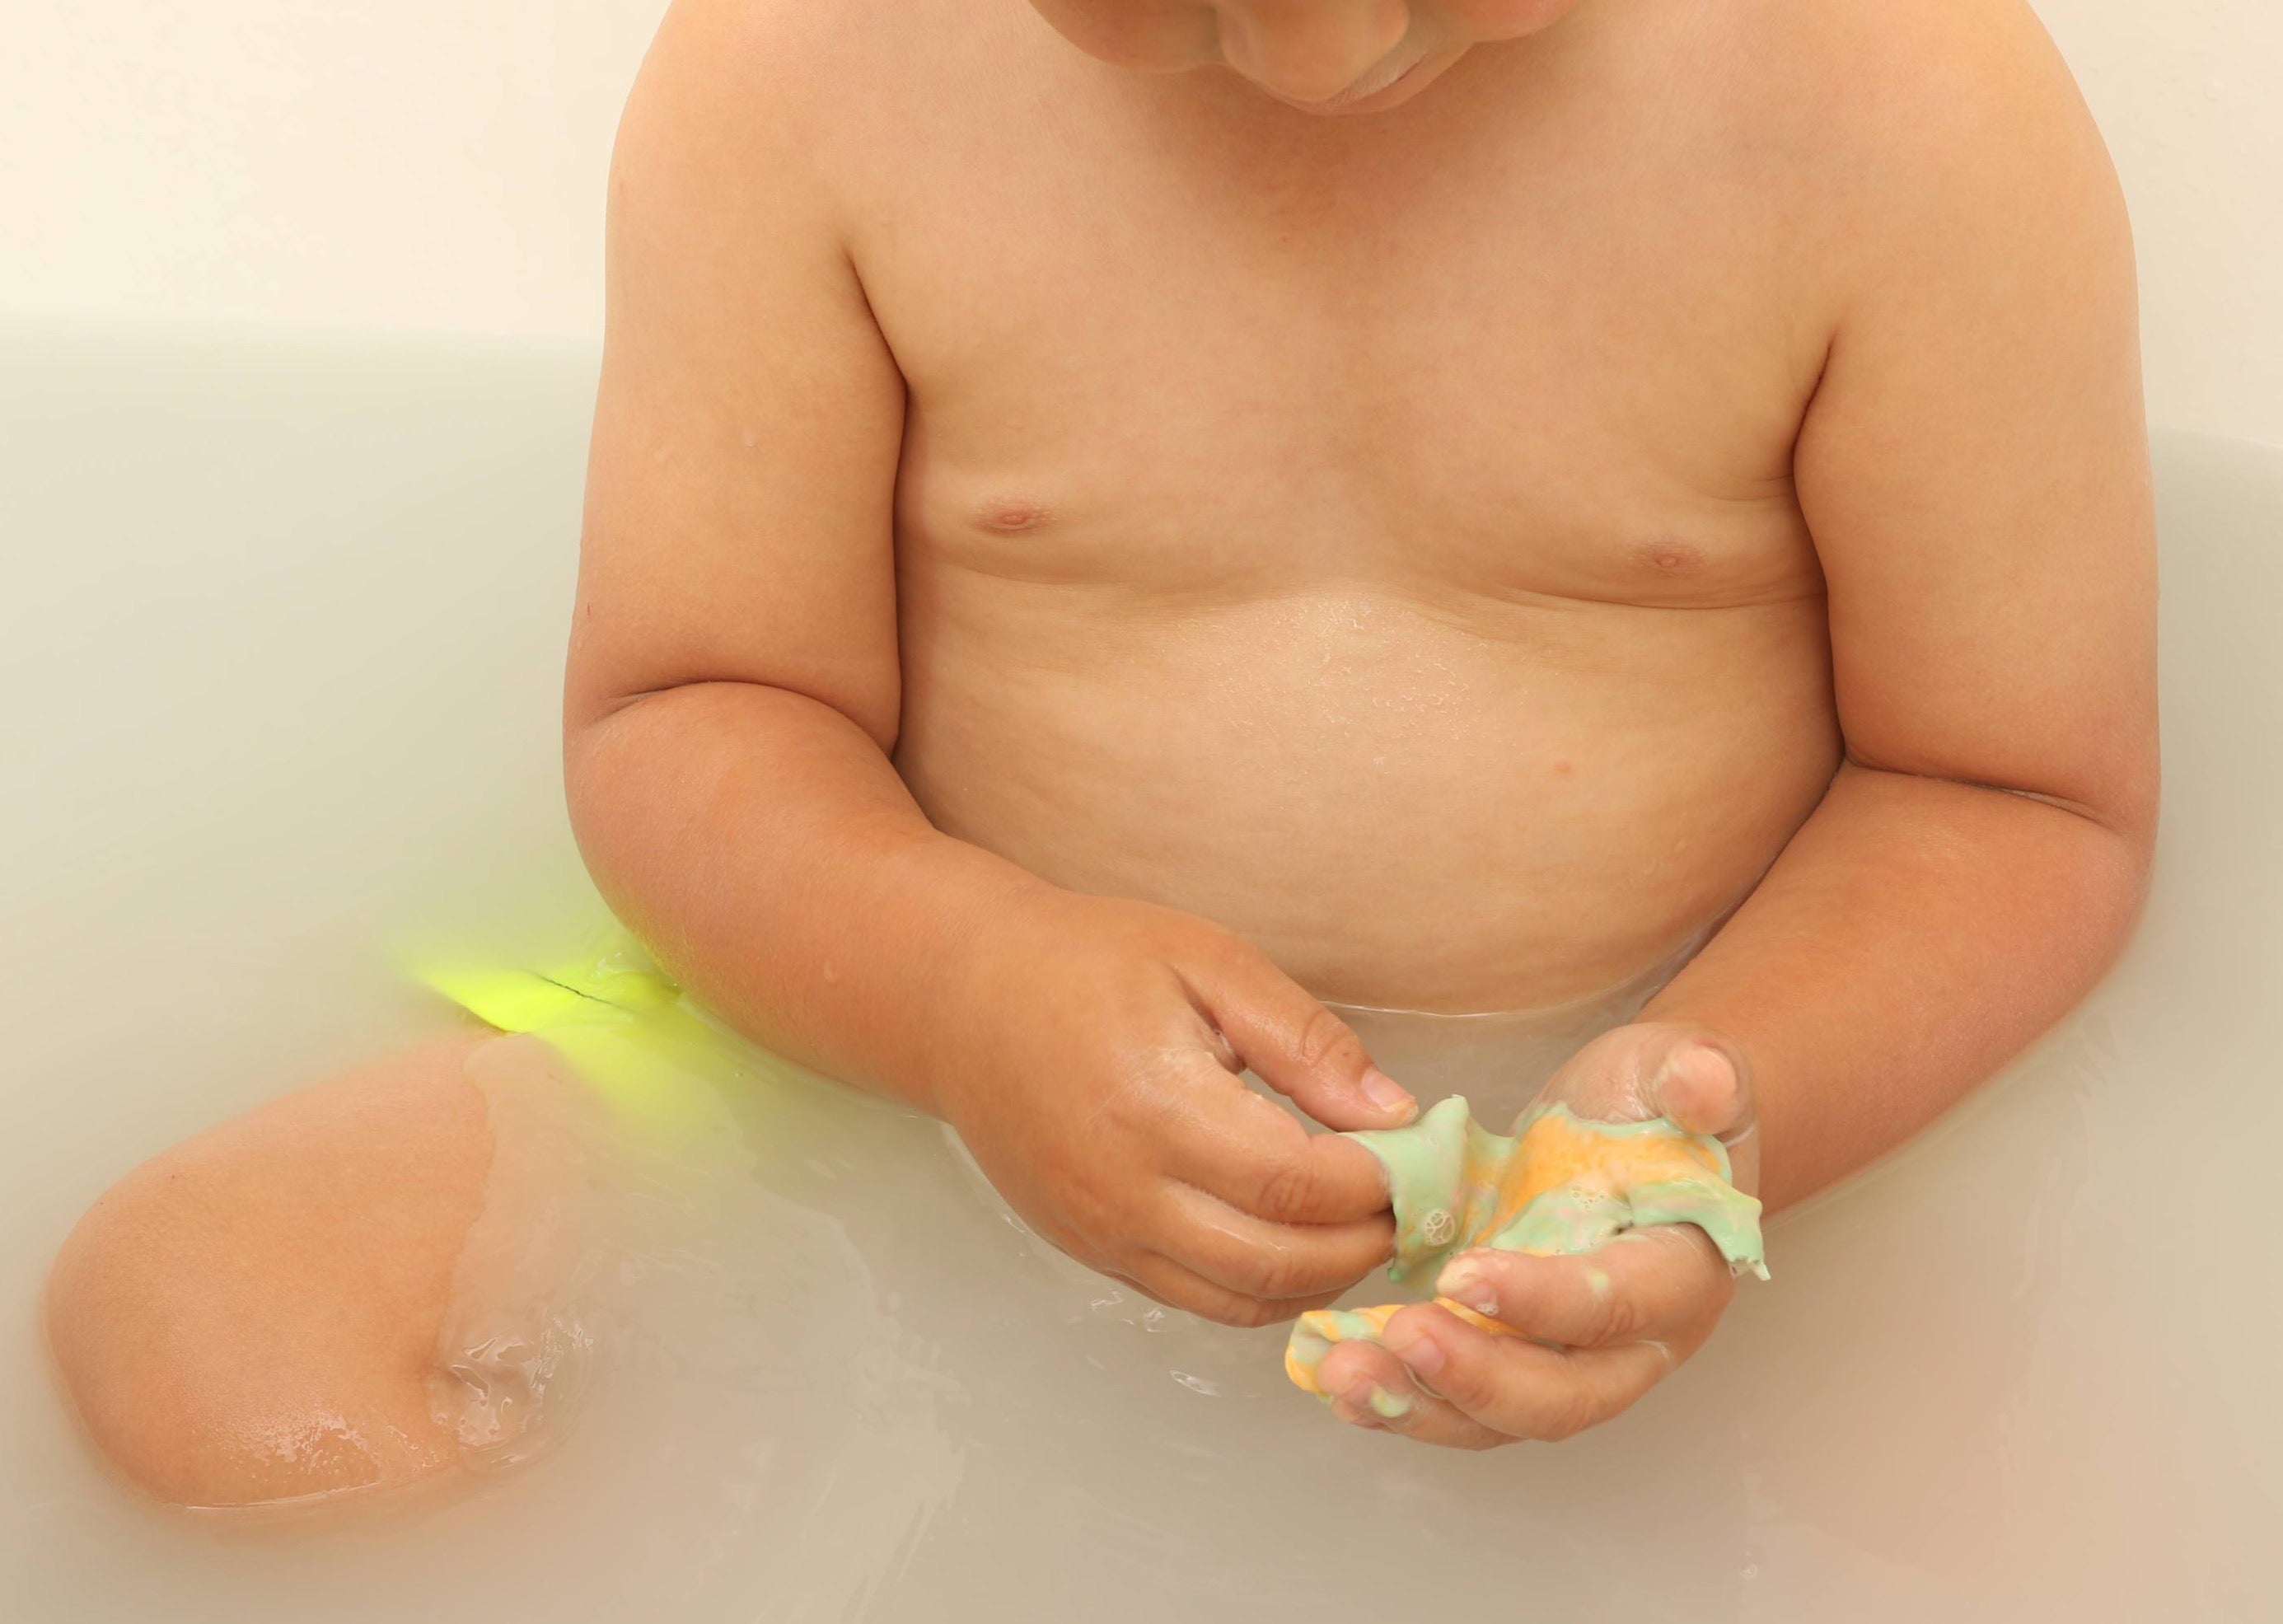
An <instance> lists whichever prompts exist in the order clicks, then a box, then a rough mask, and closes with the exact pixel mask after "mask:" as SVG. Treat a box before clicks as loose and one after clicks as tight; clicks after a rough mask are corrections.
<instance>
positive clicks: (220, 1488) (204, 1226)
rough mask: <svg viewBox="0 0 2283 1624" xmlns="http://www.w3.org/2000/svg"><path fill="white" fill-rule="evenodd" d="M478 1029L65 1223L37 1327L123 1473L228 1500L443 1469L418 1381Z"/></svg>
mask: <svg viewBox="0 0 2283 1624" xmlns="http://www.w3.org/2000/svg"><path fill="white" fill-rule="evenodd" d="M473 1041H474V1040H469V1041H468V1042H454V1043H451V1044H446V1045H439V1046H437V1047H435V1048H432V1049H429V1050H419V1051H416V1052H414V1053H412V1054H408V1055H404V1056H400V1057H396V1058H393V1059H391V1060H388V1061H386V1062H383V1063H381V1064H380V1065H378V1066H372V1067H369V1068H367V1069H365V1070H363V1071H362V1072H359V1073H356V1074H352V1075H351V1076H348V1077H346V1078H343V1079H341V1080H339V1081H334V1082H330V1083H326V1084H323V1085H320V1086H319V1087H317V1088H314V1089H306V1090H304V1091H302V1092H301V1093H300V1094H296V1095H293V1096H292V1097H288V1098H286V1099H283V1100H280V1101H277V1102H276V1103H274V1104H272V1105H267V1106H264V1107H262V1108H261V1109H260V1110H257V1111H254V1112H253V1113H249V1114H247V1115H246V1116H244V1117H241V1118H239V1119H238V1120H235V1121H232V1122H229V1123H225V1124H223V1125H222V1127H220V1128H215V1129H213V1130H211V1131H210V1132H208V1133H206V1134H202V1135H200V1136H198V1137H197V1138H194V1139H191V1140H190V1141H188V1142H186V1143H185V1144H181V1145H178V1146H176V1147H175V1149H173V1150H171V1151H168V1152H165V1153H163V1154H161V1155H160V1156H158V1157H156V1158H154V1159H152V1160H151V1161H149V1162H147V1163H145V1164H144V1166H142V1167H138V1168H136V1170H135V1171H134V1172H133V1173H131V1174H129V1175H128V1176H127V1177H126V1178H124V1179H122V1180H121V1182H120V1183H118V1184H117V1185H116V1186H114V1187H113V1189H112V1190H111V1191H108V1192H107V1193H106V1194H105V1196H104V1197H103V1198H102V1199H101V1200H99V1201H97V1203H96V1205H95V1206H93V1207H92V1208H91V1209H90V1211H89V1212H88V1214H87V1215H86V1216H85V1217H84V1218H83V1219H82V1220H81V1222H80V1224H79V1226H78V1228H77V1229H76V1230H74V1232H73V1233H72V1235H71V1237H70V1238H69V1239H68V1240H67V1241H66V1243H65V1245H64V1247H63V1249H62V1251H61V1253H59V1254H58V1257H57V1260H56V1264H55V1269H54V1271H53V1273H52V1274H51V1277H50V1279H49V1282H48V1290H47V1303H46V1308H47V1322H48V1333H49V1338H50V1341H51V1346H52V1347H53V1349H54V1352H55V1355H56V1360H57V1364H58V1370H59V1371H60V1373H61V1376H62V1378H63V1380H64V1383H65V1386H66V1388H67V1389H68V1390H69V1392H70V1394H71V1397H72V1399H73V1401H74V1404H75V1406H76V1408H77V1409H78V1411H79V1414H80V1416H81V1417H82V1420H83V1422H84V1423H85V1425H86V1427H87V1429H88V1431H89V1433H90V1434H91V1435H92V1437H93V1439H94V1441H95V1442H96V1443H97V1445H98V1446H99V1447H100V1448H102V1449H103V1451H104V1453H105V1455H107V1456H109V1457H110V1458H111V1460H112V1461H113V1464H115V1465H116V1466H117V1467H118V1468H119V1469H120V1470H121V1472H124V1473H125V1474H126V1475H127V1476H128V1477H129V1479H131V1480H133V1481H134V1482H136V1484H137V1485H139V1486H140V1487H143V1488H144V1489H145V1490H146V1491H148V1492H150V1493H151V1494H153V1495H157V1496H159V1497H160V1498H162V1499H165V1500H169V1501H173V1502H175V1503H183V1504H194V1505H245V1504H254V1503H262V1502H269V1501H277V1500H282V1499H290V1498H296V1497H300V1496H304V1495H322V1494H329V1493H334V1492H338V1491H341V1490H347V1489H355V1488H366V1487H386V1486H389V1485H392V1484H395V1483H401V1482H407V1481H409V1480H412V1479H414V1478H417V1477H420V1476H424V1475H426V1474H428V1473H430V1472H435V1471H438V1470H440V1469H442V1468H444V1467H447V1466H449V1465H450V1464H453V1462H454V1461H455V1459H456V1442H455V1439H454V1434H453V1432H452V1429H451V1427H450V1425H448V1423H447V1422H445V1421H442V1420H440V1419H439V1418H438V1417H436V1416H435V1415H434V1414H433V1413H432V1399H431V1394H430V1387H431V1384H432V1379H433V1378H434V1377H435V1374H436V1350H437V1340H438V1337H439V1334H440V1328H441V1326H442V1324H443V1322H444V1319H445V1316H446V1315H447V1313H448V1310H449V1307H450V1303H451V1298H452V1290H453V1279H454V1270H455V1267H456V1261H457V1259H458V1256H459V1253H460V1247H461V1244H462V1242H463V1240H464V1238H465V1236H466V1234H467V1232H468V1229H469V1226H470V1225H471V1223H472V1222H474V1220H475V1218H476V1216H477V1214H478V1213H479V1211H480V1210H481V1206H482V1201H483V1192H484V1183H485V1176H486V1172H487V1167H488V1165H489V1161H490V1155H491V1146H490V1136H489V1130H488V1128H487V1124H486V1120H485V1114H484V1105H483V1100H482V1097H481V1096H480V1095H479V1093H478V1092H477V1091H476V1090H475V1089H474V1088H473V1087H472V1086H471V1085H470V1084H469V1083H468V1082H467V1081H465V1079H464V1076H463V1075H462V1070H461V1068H462V1066H463V1064H464V1059H465V1057H466V1053H467V1051H468V1049H469V1047H470V1046H471V1042H473Z"/></svg>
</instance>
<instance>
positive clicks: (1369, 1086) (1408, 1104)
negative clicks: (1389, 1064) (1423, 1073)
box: [1363, 1066, 1419, 1116]
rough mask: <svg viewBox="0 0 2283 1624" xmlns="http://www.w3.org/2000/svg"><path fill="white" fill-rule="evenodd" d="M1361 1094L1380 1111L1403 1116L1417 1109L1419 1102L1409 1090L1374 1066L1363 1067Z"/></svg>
mask: <svg viewBox="0 0 2283 1624" xmlns="http://www.w3.org/2000/svg"><path fill="white" fill-rule="evenodd" d="M1363 1096H1364V1097H1365V1098H1366V1099H1367V1100H1369V1101H1370V1102H1371V1103H1372V1104H1373V1105H1377V1106H1378V1107H1379V1108H1380V1109H1381V1110H1382V1111H1392V1112H1395V1113H1399V1114H1401V1115H1404V1116H1408V1115H1410V1114H1411V1113H1413V1112H1414V1111H1416V1110H1418V1109H1419V1102H1418V1101H1417V1100H1415V1099H1413V1098H1412V1097H1411V1093H1410V1090H1409V1089H1406V1088H1405V1087H1404V1086H1403V1085H1402V1084H1401V1083H1399V1082H1398V1081H1395V1079H1394V1078H1392V1077H1391V1076H1389V1075H1388V1074H1386V1073H1385V1072H1383V1071H1381V1070H1380V1069H1379V1067H1377V1066H1366V1067H1365V1068H1364V1074H1363Z"/></svg>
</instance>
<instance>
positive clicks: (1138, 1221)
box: [934, 892, 1418, 1325]
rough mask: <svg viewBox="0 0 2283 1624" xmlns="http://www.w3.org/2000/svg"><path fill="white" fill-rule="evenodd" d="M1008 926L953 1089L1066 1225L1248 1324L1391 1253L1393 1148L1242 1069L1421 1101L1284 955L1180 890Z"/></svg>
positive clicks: (1398, 1109) (1372, 1122)
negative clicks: (1295, 1115) (1283, 1098)
mask: <svg viewBox="0 0 2283 1624" xmlns="http://www.w3.org/2000/svg"><path fill="white" fill-rule="evenodd" d="M986 936H987V940H985V941H982V942H980V943H979V944H978V951H977V955H976V958H975V961H974V962H973V963H972V964H970V966H969V972H970V973H969V974H967V975H965V976H962V980H961V994H962V998H961V1008H960V1010H959V1011H957V1012H955V1013H954V1015H953V1016H952V1017H951V1018H950V1019H949V1021H948V1022H947V1024H948V1026H949V1027H951V1030H949V1031H948V1032H947V1033H946V1034H945V1042H944V1043H943V1044H942V1046H941V1048H940V1049H939V1053H938V1060H937V1071H936V1076H935V1078H934V1085H935V1086H934V1094H935V1098H936V1103H937V1105H938V1108H939V1110H940V1111H941V1112H942V1113H943V1115H944V1117H945V1118H946V1120H948V1121H949V1122H950V1123H951V1124H952V1125H953V1126H954V1128H957V1129H958V1130H959V1135H960V1137H961V1138H962V1139H963V1140H964V1141H965V1142H966V1144H967V1146H968V1148H969V1149H970V1151H971V1152H973V1153H974V1155H975V1159H976V1160H977V1161H978V1162H979V1163H980V1164H981V1165H982V1167H983V1170H984V1172H985V1173H986V1174H987V1175H989V1176H990V1179H991V1182H992V1183H993V1184H995V1185H996V1186H997V1187H998V1189H999V1191H1000V1192H1001V1194H1002V1195H1004V1196H1005V1197H1006V1198H1007V1199H1008V1200H1009V1202H1010V1203H1012V1204H1013V1206H1014V1207H1015V1209H1016V1210H1017V1212H1019V1213H1021V1214H1022V1215H1023V1216H1024V1217H1025V1219H1026V1220H1027V1221H1029V1222H1031V1223H1032V1225H1033V1226H1034V1227H1035V1228H1037V1229H1038V1230H1040V1232H1041V1233H1042V1234H1044V1235H1045V1236H1046V1237H1047V1238H1048V1239H1050V1240H1052V1241H1053V1242H1054V1243H1055V1245H1057V1246H1060V1247H1061V1248H1062V1249H1063V1250H1064V1251H1065V1252H1067V1253H1070V1254H1071V1256H1073V1257H1075V1258H1077V1259H1079V1261H1081V1262H1084V1263H1087V1264H1088V1265H1090V1266H1091V1267H1093V1268H1095V1269H1100V1270H1102V1271H1103V1273H1105V1274H1110V1275H1114V1276H1117V1277H1119V1278H1120V1279H1124V1280H1126V1281H1130V1282H1131V1283H1132V1284H1134V1285H1136V1286H1139V1287H1140V1288H1141V1290H1142V1291H1144V1292H1148V1293H1149V1295H1150V1296H1152V1297H1155V1298H1157V1300H1159V1301H1161V1302H1166V1303H1170V1304H1173V1306H1174V1307H1177V1308H1187V1309H1188V1310H1189V1311H1190V1312H1192V1313H1195V1314H1201V1315H1204V1316H1206V1317H1207V1318H1209V1319H1216V1320H1220V1321H1224V1322H1226V1323H1230V1324H1236V1325H1260V1324H1266V1323H1270V1322H1271V1321H1274V1320H1281V1319H1290V1318H1291V1317H1293V1316H1296V1315H1297V1314H1299V1313H1301V1312H1303V1311H1305V1310H1306V1309H1308V1308H1318V1307H1321V1306H1322V1305H1323V1304H1325V1303H1328V1302H1329V1301H1330V1300H1332V1299H1333V1298H1335V1297H1336V1296H1337V1295H1338V1294H1339V1293H1340V1292H1342V1291H1343V1290H1344V1289H1345V1288H1346V1287H1348V1286H1349V1285H1352V1284H1354V1283H1355V1282H1356V1281H1358V1280H1360V1279H1361V1278H1362V1277H1364V1276H1365V1275H1366V1274H1367V1273H1368V1272H1370V1270H1371V1269H1373V1268H1374V1267H1375V1266H1376V1265H1378V1264H1380V1263H1382V1262H1384V1261H1386V1259H1387V1257H1388V1256H1389V1254H1390V1252H1391V1245H1392V1239H1393V1234H1394V1227H1393V1222H1392V1220H1391V1219H1390V1217H1389V1216H1388V1215H1387V1211H1386V1208H1387V1204H1388V1197H1387V1187H1386V1182H1385V1179H1384V1177H1383V1175H1382V1173H1381V1171H1380V1166H1379V1163H1378V1161H1377V1160H1376V1159H1375V1158H1374V1157H1373V1156H1372V1155H1371V1153H1370V1152H1367V1151H1366V1150H1365V1149H1364V1148H1363V1147H1362V1146H1361V1145H1359V1144H1355V1143H1353V1142H1352V1141H1351V1140H1346V1139H1342V1138H1339V1137H1337V1136H1334V1135H1329V1134H1317V1135H1311V1134H1310V1133H1309V1132H1308V1131H1307V1130H1306V1129H1305V1128H1303V1127H1302V1126H1301V1124H1300V1123H1298V1122H1297V1121H1296V1120H1293V1119H1292V1117H1291V1116H1290V1115H1289V1114H1288V1113H1285V1112H1283V1111H1282V1110H1280V1109H1278V1108H1277V1106H1276V1105H1274V1104H1273V1103H1272V1102H1270V1101H1268V1100H1266V1099H1264V1098H1262V1097H1260V1096H1259V1095H1258V1094H1255V1093H1253V1092H1252V1091H1251V1089H1248V1088H1247V1087H1246V1086H1245V1085H1244V1084H1243V1081H1240V1080H1239V1077H1238V1074H1239V1073H1240V1072H1241V1071H1243V1069H1244V1068H1245V1067H1246V1066H1250V1067H1251V1069H1252V1070H1253V1072H1254V1073H1255V1074H1257V1075H1258V1076H1259V1077H1260V1078H1262V1079H1263V1080H1264V1081H1266V1082H1267V1083H1268V1084H1269V1085H1270V1086H1271V1087H1273V1088H1274V1089H1277V1090H1278V1091H1279V1092H1281V1093H1283V1094H1285V1095H1288V1096H1289V1097H1290V1098H1291V1099H1292V1101H1293V1102H1294V1103H1295V1104H1296V1105H1298V1106H1300V1108H1301V1109H1302V1110H1304V1111H1305V1112H1306V1113H1308V1114H1309V1115H1311V1116H1313V1117H1314V1118H1315V1119H1316V1120H1318V1121H1320V1122H1322V1123H1324V1124H1326V1125H1327V1126H1329V1127H1332V1128H1396V1127H1400V1126H1402V1125H1403V1124H1404V1123H1406V1122H1408V1121H1409V1120H1411V1119H1412V1118H1413V1117H1414V1115H1416V1114H1417V1111H1418V1107H1417V1105H1415V1103H1414V1101H1413V1100H1412V1098H1411V1097H1410V1096H1409V1095H1408V1094H1406V1093H1405V1092H1404V1091H1403V1090H1402V1089H1400V1088H1399V1087H1398V1086H1397V1085H1396V1084H1395V1083H1393V1082H1392V1081H1390V1080H1389V1079H1388V1078H1387V1077H1386V1076H1385V1075H1384V1074H1382V1073H1380V1072H1379V1071H1378V1070H1377V1069H1376V1068H1375V1067H1374V1066H1372V1064H1371V1061H1370V1058H1369V1057H1368V1056H1367V1055H1366V1054H1365V1053H1364V1050H1363V1045H1362V1044H1361V1043H1360V1042H1359V1041H1358V1040H1357V1038H1356V1036H1355V1035H1354V1034H1353V1033H1352V1032H1351V1031H1349V1030H1348V1028H1347V1027H1346V1026H1345V1025H1344V1023H1343V1022H1341V1021H1340V1020H1339V1019H1337V1018H1336V1016H1334V1015H1332V1014H1331V1013H1330V1012H1329V1011H1327V1010H1326V1009H1325V1008H1324V1006H1323V1005H1322V1004H1321V1003H1318V1002H1317V1001H1316V1000H1315V999H1313V998H1312V997H1310V996H1309V995H1307V994H1306V993H1305V992H1304V991H1302V990H1301V988H1299V987H1298V985H1297V984H1296V983H1295V982H1294V981H1292V980H1291V979H1290V977H1288V976H1286V975H1285V974H1284V973H1283V972H1282V971H1280V970H1278V969H1277V968H1276V967H1275V965H1274V964H1271V963H1270V962H1269V961H1268V959H1267V958H1266V956H1264V955H1262V954H1261V953H1260V952H1258V950H1257V949H1253V948H1252V947H1251V946H1249V945H1248V944H1247V943H1245V942H1244V941H1241V940H1240V939H1238V938H1237V937H1235V936H1234V935H1232V934H1231V933H1228V932H1227V931H1225V930H1222V929H1220V928H1219V927H1218V926H1216V925H1208V924H1206V923H1205V922H1204V921H1203V920H1200V919H1196V918H1192V917H1188V915H1185V914H1180V913H1176V912H1174V911H1173V910H1169V909H1164V908H1155V907H1150V906H1148V905H1145V904H1141V903H1135V902H1118V901H1112V900H1109V899H1104V898H1098V897H1088V896H1080V895H1076V894H1071V893H1067V892H1056V893H1044V894H1040V895H1039V896H1038V897H1037V898H1035V899H1028V900H1026V901H1025V902H1024V904H1023V905H1022V908H1021V911H1020V913H1019V916H1018V917H1013V918H1001V919H999V920H995V921H994V922H993V927H992V929H991V930H990V931H989V932H987V933H986Z"/></svg>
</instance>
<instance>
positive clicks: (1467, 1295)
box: [1435, 1258, 1499, 1319]
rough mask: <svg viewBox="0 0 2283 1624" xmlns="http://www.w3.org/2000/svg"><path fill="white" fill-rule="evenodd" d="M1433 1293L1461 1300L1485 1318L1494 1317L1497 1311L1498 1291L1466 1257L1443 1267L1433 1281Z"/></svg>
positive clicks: (1457, 1300)
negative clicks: (1495, 1290)
mask: <svg viewBox="0 0 2283 1624" xmlns="http://www.w3.org/2000/svg"><path fill="white" fill-rule="evenodd" d="M1435 1295H1437V1296H1438V1297H1447V1298H1449V1299H1450V1300H1452V1301H1453V1302H1461V1303H1464V1304H1466V1305H1467V1307H1469V1308H1472V1309H1473V1310H1474V1311H1475V1312H1476V1313H1477V1314H1479V1315H1482V1316H1484V1318H1486V1319H1496V1318H1497V1317H1498V1312H1499V1300H1498V1293H1497V1292H1494V1291H1492V1289H1491V1283H1490V1282H1489V1281H1488V1280H1486V1279H1484V1277H1483V1272H1482V1270H1481V1269H1477V1267H1476V1266H1475V1265H1474V1264H1472V1263H1470V1262H1469V1261H1467V1260H1466V1259H1464V1258H1461V1259H1459V1260H1458V1261H1455V1262H1453V1264H1452V1265H1451V1266H1450V1267H1449V1268H1447V1269H1445V1270H1444V1271H1443V1272H1442V1274H1441V1275H1440V1276H1439V1277H1438V1278H1437V1280H1436V1282H1435Z"/></svg>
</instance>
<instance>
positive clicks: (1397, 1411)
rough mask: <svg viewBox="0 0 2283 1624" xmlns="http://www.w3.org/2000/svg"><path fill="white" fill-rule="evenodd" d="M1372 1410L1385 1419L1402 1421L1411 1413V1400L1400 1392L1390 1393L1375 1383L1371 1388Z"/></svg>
mask: <svg viewBox="0 0 2283 1624" xmlns="http://www.w3.org/2000/svg"><path fill="white" fill-rule="evenodd" d="M1370 1402H1371V1412H1372V1414H1374V1415H1375V1416H1377V1417H1379V1418H1380V1419H1381V1420H1383V1421H1400V1420H1401V1419H1402V1418H1403V1417H1406V1416H1407V1415H1409V1414H1410V1413H1411V1401H1410V1400H1409V1399H1407V1398H1405V1397H1404V1396H1403V1395H1402V1394H1399V1393H1390V1392H1389V1391H1388V1390H1387V1389H1386V1388H1384V1387H1383V1386H1379V1385H1378V1384H1376V1383H1374V1384H1373V1386H1372V1389H1371V1400H1370Z"/></svg>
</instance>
